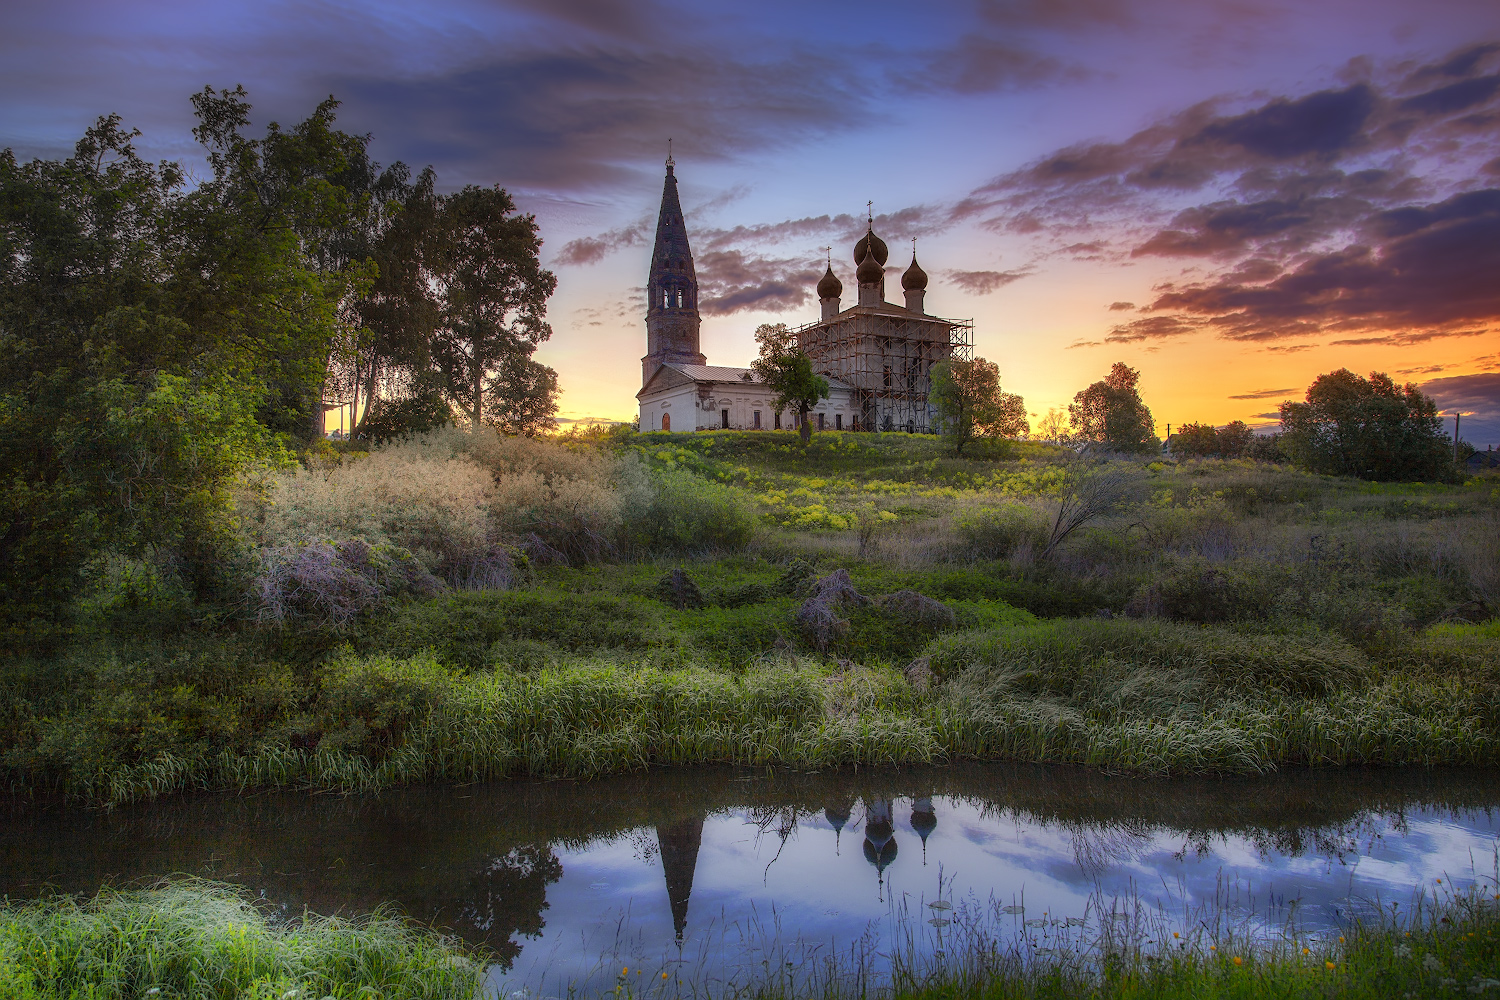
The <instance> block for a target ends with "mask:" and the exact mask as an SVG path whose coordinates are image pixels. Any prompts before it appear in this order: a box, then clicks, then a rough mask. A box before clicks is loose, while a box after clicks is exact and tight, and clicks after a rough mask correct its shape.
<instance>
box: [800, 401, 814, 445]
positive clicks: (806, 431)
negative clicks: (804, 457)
mask: <svg viewBox="0 0 1500 1000" xmlns="http://www.w3.org/2000/svg"><path fill="white" fill-rule="evenodd" d="M797 422H798V427H797V433H798V434H800V435H802V443H803V444H804V445H805V444H807V443H808V442H810V441H811V440H812V424H811V423H809V422H808V420H807V407H805V406H804V407H802V409H801V411H800V412H799V413H798V415H797Z"/></svg>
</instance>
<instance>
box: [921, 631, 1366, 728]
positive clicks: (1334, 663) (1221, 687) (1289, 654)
mask: <svg viewBox="0 0 1500 1000" xmlns="http://www.w3.org/2000/svg"><path fill="white" fill-rule="evenodd" d="M927 655H928V656H929V657H930V663H931V666H932V669H933V670H934V671H935V672H936V673H937V674H938V675H939V676H943V677H950V678H952V679H953V688H952V696H953V697H954V698H955V699H957V700H964V699H973V700H975V701H977V702H980V703H986V704H991V705H993V704H996V703H999V702H1004V701H1010V700H1015V699H1017V698H1047V699H1052V700H1055V701H1058V702H1059V703H1061V704H1064V705H1067V706H1069V707H1071V708H1074V709H1077V710H1079V711H1082V712H1085V713H1093V714H1095V715H1098V716H1101V717H1114V716H1118V715H1120V714H1121V713H1125V714H1132V715H1142V714H1143V715H1147V716H1158V715H1160V716H1167V717H1171V716H1179V715H1181V714H1183V713H1188V714H1197V713H1199V712H1201V711H1202V709H1203V701H1204V699H1205V698H1206V697H1207V696H1208V695H1210V694H1218V695H1220V696H1223V695H1229V696H1236V697H1248V696H1250V695H1252V694H1254V693H1266V692H1277V693H1281V694H1287V695H1296V696H1301V697H1325V696H1328V695H1331V694H1333V693H1334V692H1337V691H1348V690H1355V689H1358V688H1360V687H1363V686H1365V684H1366V683H1367V682H1368V681H1369V679H1370V676H1371V674H1370V668H1369V664H1368V661H1367V660H1366V659H1365V657H1364V656H1363V655H1362V654H1361V653H1359V651H1357V650H1355V649H1354V648H1352V647H1351V646H1349V645H1348V644H1347V643H1344V642H1341V641H1340V640H1338V639H1337V638H1335V637H1332V636H1329V635H1327V634H1326V633H1319V632H1316V631H1313V632H1308V633H1304V634H1299V635H1263V634H1243V633H1240V632H1235V631H1231V630H1228V629H1217V628H1194V627H1191V626H1186V625H1177V624H1169V623H1166V622H1132V621H1122V620H1119V619H1116V620H1113V621H1105V620H1099V619H1074V620H1070V621H1053V622H1040V623H1037V624H1035V625H1026V626H1020V627H1017V628H1012V629H1008V630H1005V631H998V632H984V633H964V634H961V635H956V636H950V637H945V638H942V639H939V640H937V641H936V642H935V643H933V644H932V646H930V647H929V648H928V652H927Z"/></svg>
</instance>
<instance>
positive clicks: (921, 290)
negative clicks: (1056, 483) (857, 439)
mask: <svg viewBox="0 0 1500 1000" xmlns="http://www.w3.org/2000/svg"><path fill="white" fill-rule="evenodd" d="M888 257H889V251H888V250H887V248H886V245H885V242H884V241H883V240H881V238H880V237H879V236H876V235H875V227H874V223H873V220H872V221H871V223H870V225H869V228H868V229H867V231H866V232H865V235H864V236H862V237H860V240H859V242H858V243H856V244H855V245H854V263H855V268H856V269H855V272H854V277H855V280H856V281H857V282H858V286H859V290H858V297H857V299H856V301H855V303H854V304H853V305H851V306H849V307H848V308H847V309H845V308H841V306H842V296H843V292H844V285H843V282H841V281H840V280H839V279H838V277H837V276H836V275H835V274H834V273H833V264H832V262H831V261H830V262H829V265H828V270H827V271H826V272H825V273H824V275H823V277H822V279H821V280H820V281H819V282H818V285H817V294H818V300H819V302H820V304H821V307H822V314H821V316H820V317H819V319H818V320H817V321H816V322H813V323H808V324H806V325H805V326H802V327H800V328H798V329H797V330H796V335H797V342H798V346H799V347H801V349H802V350H803V351H804V352H805V353H806V354H807V355H808V357H809V358H811V359H812V363H813V370H814V371H816V372H818V374H820V375H823V376H824V377H826V378H827V379H828V384H829V389H830V393H829V397H828V398H827V399H826V400H823V401H821V402H820V403H819V404H818V405H817V406H816V407H814V408H813V409H812V411H811V412H810V413H809V415H808V419H810V420H812V421H815V422H816V425H817V428H818V429H819V430H851V431H874V430H880V431H906V432H908V433H911V432H913V431H916V432H922V433H926V432H928V431H930V430H931V429H932V426H933V410H932V407H931V406H930V405H929V403H928V402H927V396H928V389H929V388H930V382H929V380H928V372H929V371H930V370H931V368H932V366H933V365H934V364H936V363H937V362H939V361H943V360H945V359H947V358H950V357H958V358H967V357H969V356H971V355H972V352H973V348H972V343H973V323H972V322H970V321H968V320H951V319H939V318H938V317H936V316H931V315H928V313H927V312H926V304H925V300H926V295H927V273H926V272H925V271H923V270H922V268H921V267H920V266H918V264H917V255H916V251H915V249H913V251H912V258H911V266H910V267H908V268H907V269H906V271H905V273H904V274H902V276H901V287H902V290H903V292H904V294H905V299H906V304H905V305H897V304H896V303H894V302H887V301H886V299H885V263H886V260H887V259H888ZM646 300H647V305H646V356H645V357H643V358H642V359H641V390H640V392H638V393H636V399H637V400H639V402H640V407H641V411H640V416H641V430H643V431H668V430H672V431H696V430H712V429H715V428H723V429H736V430H779V429H782V428H785V429H788V430H790V429H792V428H793V427H794V426H795V422H796V418H795V415H794V414H792V413H790V412H777V411H776V410H775V409H774V405H773V397H774V394H773V393H772V392H771V391H770V390H769V389H768V388H767V387H766V386H765V385H764V384H762V383H761V382H760V380H759V379H757V378H756V376H755V373H754V372H753V371H751V370H750V369H749V368H726V367H720V366H712V365H709V364H708V359H707V358H706V357H705V356H704V354H703V352H702V351H701V350H700V349H699V326H700V318H699V314H698V277H697V272H696V271H695V270H694V268H693V252H692V249H691V248H690V247H689V245H688V238H687V225H686V222H685V221H684V219H683V214H682V205H681V203H680V202H679V200H678V197H677V177H676V174H675V168H674V164H673V162H672V160H671V158H670V157H669V158H668V159H667V177H666V181H665V183H664V186H663V189H662V199H661V211H660V213H659V214H658V216H657V222H656V245H655V249H654V250H653V252H652V255H651V273H650V276H649V277H648V279H647V283H646Z"/></svg>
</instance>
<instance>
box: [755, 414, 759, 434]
mask: <svg viewBox="0 0 1500 1000" xmlns="http://www.w3.org/2000/svg"><path fill="white" fill-rule="evenodd" d="M755 429H756V430H760V411H759V410H756V411H755Z"/></svg>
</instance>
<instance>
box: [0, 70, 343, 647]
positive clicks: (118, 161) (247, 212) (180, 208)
mask: <svg viewBox="0 0 1500 1000" xmlns="http://www.w3.org/2000/svg"><path fill="white" fill-rule="evenodd" d="M193 104H194V109H195V111H196V113H197V117H198V127H197V128H196V129H195V131H194V134H195V136H196V137H197V138H198V140H199V141H200V143H202V145H203V148H204V152H205V155H206V158H207V161H208V165H209V168H210V173H209V176H208V177H206V178H204V179H203V180H202V181H201V183H199V184H198V185H196V186H192V187H190V186H189V185H188V184H187V183H186V178H185V175H184V172H183V171H182V169H181V168H180V167H178V166H177V165H175V164H171V163H163V164H151V163H148V162H146V161H145V160H143V159H142V158H141V157H140V156H139V155H138V154H137V153H136V151H135V149H134V146H133V145H132V141H133V140H134V138H135V137H136V136H137V135H138V134H139V133H137V132H133V131H130V130H127V129H124V128H122V127H121V124H120V119H119V118H118V117H117V116H110V117H107V118H102V119H100V120H99V122H98V123H97V124H96V125H95V126H93V127H92V128H90V129H89V130H88V131H87V132H86V133H85V135H84V136H83V138H82V139H80V140H79V142H78V144H77V146H76V147H75V149H74V152H73V155H72V156H70V157H68V158H67V159H64V160H34V161H31V162H30V163H24V164H23V163H20V162H18V161H17V160H16V158H15V156H14V154H13V153H12V152H11V151H10V150H4V151H3V152H0V598H3V599H0V605H4V606H5V608H6V611H7V612H8V613H9V614H8V617H10V616H13V617H12V620H14V619H15V618H27V617H33V616H35V615H50V614H51V613H52V612H54V611H56V610H58V609H60V608H61V607H62V606H63V605H64V603H65V602H66V599H67V598H68V596H69V595H70V594H71V593H72V592H73V591H74V589H75V588H76V586H77V584H78V582H79V580H80V573H81V570H82V568H83V566H84V565H85V564H86V563H87V562H88V560H89V559H90V557H91V556H93V555H94V554H96V553H98V552H99V551H101V550H102V549H104V548H106V547H108V548H111V549H115V550H118V551H122V552H125V553H140V552H142V551H143V550H146V549H151V550H154V551H156V552H157V553H158V554H163V553H164V554H165V558H166V559H167V560H168V561H169V562H170V563H171V564H172V565H173V566H174V567H175V569H176V571H178V572H180V573H181V574H182V575H183V576H184V577H185V579H186V580H187V581H188V582H190V583H191V584H193V585H194V587H195V588H196V589H198V590H199V592H200V593H201V592H202V591H203V590H204V589H205V588H208V587H211V586H212V585H213V584H214V583H215V581H216V579H217V570H218V568H219V566H220V564H221V560H219V558H218V553H219V552H220V551H221V545H222V542H223V541H224V538H225V535H226V532H227V531H228V518H227V514H228V497H227V488H228V486H229V484H230V482H231V481H232V480H233V478H234V476H235V475H236V474H237V473H238V472H239V471H240V470H241V469H243V468H244V467H245V465H246V464H248V463H251V462H254V461H257V460H261V459H264V458H267V457H269V456H273V455H274V454H275V453H276V452H277V449H278V447H279V442H280V441H281V440H285V439H289V438H293V437H297V436H304V435H306V434H308V433H309V432H310V429H311V427H312V426H313V422H314V417H315V416H316V415H318V413H319V411H320V408H321V388H322V382H323V378H324V373H325V371H326V364H327V359H328V356H329V350H330V346H331V344H332V343H333V342H334V340H335V339H336V336H337V333H338V330H339V327H340V304H341V303H343V302H347V301H348V300H349V298H350V296H351V295H352V294H354V293H355V292H356V291H357V287H358V285H359V283H360V282H361V281H363V280H365V268H364V266H363V264H362V263H361V264H354V263H352V262H349V263H346V264H338V263H334V262H333V261H332V259H331V258H330V257H329V256H328V254H327V252H326V248H327V246H328V244H329V242H330V240H331V238H332V234H335V233H338V232H340V231H342V230H343V229H345V228H346V227H347V226H348V225H349V220H350V217H351V215H352V214H354V213H356V212H357V211H358V210H359V207H360V206H359V204H358V203H357V199H354V198H352V197H351V195H350V193H349V192H348V191H347V190H346V189H345V188H344V187H342V186H341V185H340V184H339V183H338V180H337V178H339V177H340V176H341V175H343V174H344V173H345V172H346V171H347V168H348V164H349V162H350V157H351V156H353V155H357V154H362V152H363V148H364V140H363V139H360V138H357V137H352V136H348V135H345V134H343V133H340V132H338V131H337V130H335V129H334V127H333V122H334V111H335V109H336V107H337V105H336V104H335V102H333V101H331V100H330V101H326V102H324V103H323V104H322V105H320V106H319V107H318V108H317V109H316V111H315V112H314V113H313V115H312V116H311V117H309V118H308V119H307V120H306V121H304V122H302V123H300V124H298V125H297V126H295V127H294V128H292V129H290V130H283V129H281V128H280V127H278V126H277V125H275V124H272V125H271V126H269V127H268V129H267V130H266V133H265V135H264V137H262V138H251V137H249V136H247V135H246V129H247V127H248V120H249V110H250V106H249V103H248V101H247V99H246V96H245V94H244V91H242V90H238V89H236V90H234V91H217V92H215V91H213V90H204V91H203V92H202V93H199V94H197V95H195V96H194V98H193Z"/></svg>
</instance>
